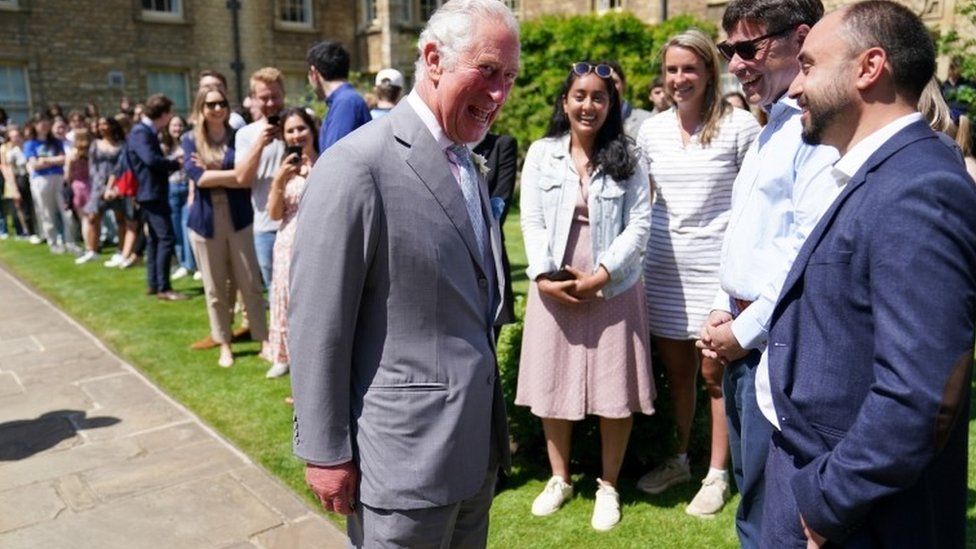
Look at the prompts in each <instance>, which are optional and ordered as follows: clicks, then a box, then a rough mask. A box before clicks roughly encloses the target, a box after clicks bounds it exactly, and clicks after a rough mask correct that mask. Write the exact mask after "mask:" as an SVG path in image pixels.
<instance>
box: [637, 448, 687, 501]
mask: <svg viewBox="0 0 976 549" xmlns="http://www.w3.org/2000/svg"><path fill="white" fill-rule="evenodd" d="M689 480H691V470H690V467H689V466H688V464H687V463H681V462H680V461H678V458H676V457H673V458H671V459H669V460H667V461H665V462H664V463H662V464H661V465H658V466H657V467H656V468H654V470H653V471H651V472H649V473H647V474H646V475H644V476H642V477H641V478H640V480H638V481H637V488H638V489H639V490H640V491H642V492H647V493H648V494H660V493H661V492H663V491H665V490H667V489H668V488H670V487H672V486H674V485H675V484H681V483H682V482H688V481H689Z"/></svg>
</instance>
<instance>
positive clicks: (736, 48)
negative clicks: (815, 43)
mask: <svg viewBox="0 0 976 549" xmlns="http://www.w3.org/2000/svg"><path fill="white" fill-rule="evenodd" d="M792 30H793V29H792V28H788V29H783V30H779V31H776V32H771V33H769V34H764V35H762V36H760V37H759V38H753V39H752V40H743V41H742V42H735V43H734V44H733V43H729V42H728V41H727V40H726V41H725V42H721V43H719V44H718V46H717V47H718V51H719V53H721V54H722V57H724V58H725V60H726V61H731V60H732V57H733V56H734V55H736V54H739V59H742V60H743V61H751V60H753V59H755V58H756V54H757V53H759V47H758V46H756V44H758V43H759V42H762V41H763V40H766V39H769V38H775V37H777V36H780V35H783V34H786V33H788V32H790V31H792Z"/></svg>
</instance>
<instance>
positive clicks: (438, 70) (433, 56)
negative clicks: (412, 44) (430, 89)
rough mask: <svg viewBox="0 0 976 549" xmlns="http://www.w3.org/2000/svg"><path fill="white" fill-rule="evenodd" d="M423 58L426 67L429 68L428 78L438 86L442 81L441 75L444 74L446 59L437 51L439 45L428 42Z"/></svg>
mask: <svg viewBox="0 0 976 549" xmlns="http://www.w3.org/2000/svg"><path fill="white" fill-rule="evenodd" d="M423 56H424V65H426V67H427V78H429V79H430V81H431V82H433V83H435V84H436V83H437V82H439V81H440V79H441V74H443V73H444V66H443V62H444V59H443V58H442V57H441V53H440V52H439V51H438V50H437V45H436V44H434V43H432V42H428V43H427V45H425V46H424V51H423Z"/></svg>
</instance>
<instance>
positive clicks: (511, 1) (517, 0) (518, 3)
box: [502, 0, 522, 17]
mask: <svg viewBox="0 0 976 549" xmlns="http://www.w3.org/2000/svg"><path fill="white" fill-rule="evenodd" d="M502 1H503V2H504V4H505V5H506V6H508V9H510V10H512V13H514V14H515V17H518V16H519V11H521V10H522V0H502Z"/></svg>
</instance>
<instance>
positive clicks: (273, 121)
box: [268, 114, 281, 126]
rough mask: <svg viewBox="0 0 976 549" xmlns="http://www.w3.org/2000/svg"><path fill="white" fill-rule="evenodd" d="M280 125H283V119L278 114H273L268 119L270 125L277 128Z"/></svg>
mask: <svg viewBox="0 0 976 549" xmlns="http://www.w3.org/2000/svg"><path fill="white" fill-rule="evenodd" d="M279 123H281V117H280V116H278V115H277V114H272V115H271V116H269V117H268V124H271V125H272V126H277V125H278V124H279Z"/></svg>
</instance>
